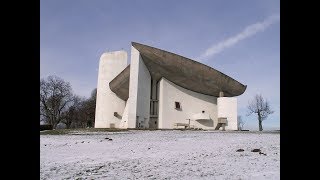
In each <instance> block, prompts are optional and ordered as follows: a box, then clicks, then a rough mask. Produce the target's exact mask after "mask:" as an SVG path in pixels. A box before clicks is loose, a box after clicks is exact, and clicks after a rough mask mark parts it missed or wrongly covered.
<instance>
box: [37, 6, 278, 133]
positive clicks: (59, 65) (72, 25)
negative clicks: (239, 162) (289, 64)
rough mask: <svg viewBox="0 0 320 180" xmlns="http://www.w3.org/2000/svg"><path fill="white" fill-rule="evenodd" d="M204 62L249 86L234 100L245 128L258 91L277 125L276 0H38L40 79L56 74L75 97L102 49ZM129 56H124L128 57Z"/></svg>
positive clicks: (251, 121)
mask: <svg viewBox="0 0 320 180" xmlns="http://www.w3.org/2000/svg"><path fill="white" fill-rule="evenodd" d="M132 41H135V42H139V43H142V44H146V45H150V46H153V47H157V48H160V49H163V50H167V51H170V52H173V53H176V54H179V55H182V56H185V57H188V58H192V59H194V60H197V61H199V62H202V63H204V64H207V65H209V66H211V67H213V68H215V69H217V70H219V71H221V72H223V73H225V74H227V75H229V76H231V77H233V78H234V79H236V80H238V81H239V82H241V83H243V84H245V85H247V90H246V91H245V93H244V94H242V95H240V96H239V97H238V115H241V116H242V119H243V120H245V122H246V124H245V126H244V127H245V128H246V129H251V130H257V129H258V122H257V120H256V117H255V116H254V115H251V116H249V117H248V116H246V112H247V108H246V107H247V104H248V101H249V100H251V99H252V98H253V97H254V96H255V94H257V93H260V94H262V96H263V97H265V98H266V99H267V100H268V101H269V102H270V104H271V107H272V109H273V110H274V111H275V112H274V114H272V115H270V116H269V117H268V119H267V120H265V121H264V122H263V125H264V129H266V130H267V129H279V128H280V2H279V0H267V1H265V0H241V1H239V0H229V1H224V0H200V1H199V0H174V1H172V0H171V1H169V0H161V1H160V0H157V1H156V0H135V1H133V0H132V1H129V0H90V1H89V0H67V1H66V0H41V1H40V77H41V78H44V77H47V76H48V75H57V76H59V77H61V78H63V79H65V80H66V81H68V82H70V83H71V85H72V87H73V90H74V92H75V93H76V94H78V95H81V96H85V97H89V95H90V93H91V91H92V90H93V89H94V88H95V87H96V85H97V75H98V64H99V58H100V56H101V54H102V53H103V52H106V51H116V50H121V49H123V50H126V51H127V52H128V56H129V57H130V46H131V42H132ZM129 61H130V59H129Z"/></svg>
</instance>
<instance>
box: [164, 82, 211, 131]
mask: <svg viewBox="0 0 320 180" xmlns="http://www.w3.org/2000/svg"><path fill="white" fill-rule="evenodd" d="M159 83H160V84H159V127H158V128H160V129H172V128H176V127H175V126H174V123H189V122H188V120H187V119H191V121H190V124H191V126H192V125H193V126H194V127H195V128H203V129H214V128H215V127H216V125H217V98H216V97H214V96H208V95H204V94H200V93H196V92H193V91H190V90H187V89H185V88H182V87H180V86H178V85H176V84H174V83H172V82H170V81H168V80H167V79H165V78H162V79H161V80H160V82H159ZM175 101H177V102H180V105H181V110H177V109H175ZM202 111H205V113H206V114H209V116H210V118H211V119H212V120H211V121H208V120H201V121H196V120H195V119H192V118H193V117H195V115H196V114H198V113H202ZM179 128H181V126H180V127H179Z"/></svg>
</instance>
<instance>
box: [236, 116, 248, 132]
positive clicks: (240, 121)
mask: <svg viewBox="0 0 320 180" xmlns="http://www.w3.org/2000/svg"><path fill="white" fill-rule="evenodd" d="M245 123H246V122H245V121H244V120H242V117H241V116H238V130H239V131H241V130H243V126H244V124H245Z"/></svg>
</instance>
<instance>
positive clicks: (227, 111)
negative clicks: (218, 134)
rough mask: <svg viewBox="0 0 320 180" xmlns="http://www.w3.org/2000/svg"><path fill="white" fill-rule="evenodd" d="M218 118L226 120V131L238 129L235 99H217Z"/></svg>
mask: <svg viewBox="0 0 320 180" xmlns="http://www.w3.org/2000/svg"><path fill="white" fill-rule="evenodd" d="M217 104H218V118H227V124H226V127H225V129H226V130H237V129H238V119H237V116H238V113H237V98H235V97H219V98H218V103H217Z"/></svg>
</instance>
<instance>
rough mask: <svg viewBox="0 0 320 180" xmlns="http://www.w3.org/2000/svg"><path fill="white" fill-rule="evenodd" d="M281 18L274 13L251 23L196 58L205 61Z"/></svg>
mask: <svg viewBox="0 0 320 180" xmlns="http://www.w3.org/2000/svg"><path fill="white" fill-rule="evenodd" d="M279 20H280V15H279V14H274V15H271V16H269V17H267V18H266V19H265V20H263V21H262V22H257V23H255V24H251V25H249V26H247V27H246V28H245V29H244V30H243V31H241V32H240V33H238V34H236V35H235V36H232V37H229V38H228V39H225V40H223V41H221V42H219V43H218V44H214V45H212V46H211V47H209V48H208V49H207V50H206V51H205V52H204V53H202V54H201V55H200V56H199V57H198V58H196V59H198V60H200V61H203V60H205V59H207V58H209V57H213V56H214V55H216V54H218V53H220V52H221V51H223V50H225V49H226V48H228V47H231V46H233V45H235V44H236V43H238V42H239V41H241V40H244V39H246V38H248V37H250V36H253V35H255V34H256V33H258V32H261V31H264V30H265V29H266V28H268V27H269V26H270V25H272V24H274V23H276V22H278V21H279Z"/></svg>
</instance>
